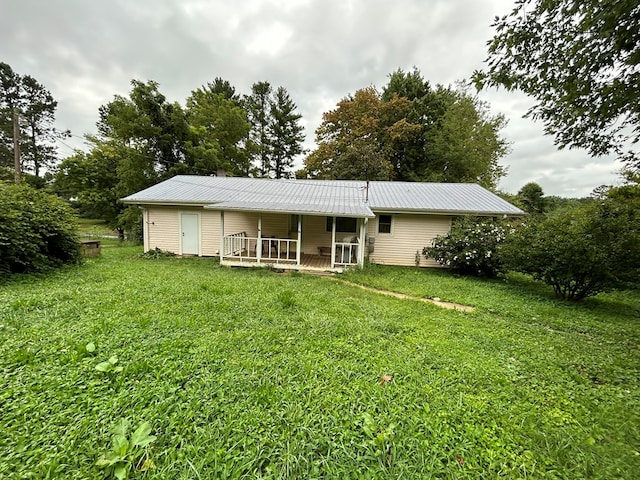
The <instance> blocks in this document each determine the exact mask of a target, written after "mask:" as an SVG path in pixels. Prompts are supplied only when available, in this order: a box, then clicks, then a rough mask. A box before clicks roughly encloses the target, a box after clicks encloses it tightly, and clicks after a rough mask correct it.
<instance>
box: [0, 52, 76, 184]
mask: <svg viewBox="0 0 640 480" xmlns="http://www.w3.org/2000/svg"><path fill="white" fill-rule="evenodd" d="M57 106H58V102H56V101H55V100H54V98H53V96H52V95H51V92H49V91H48V90H47V89H46V88H45V87H44V86H43V85H42V84H40V83H39V82H38V81H36V79H34V78H33V77H31V76H29V75H19V74H17V73H15V72H14V71H13V70H12V69H11V67H10V66H9V65H8V64H6V63H1V62H0V165H2V166H7V167H13V166H14V156H13V155H14V153H13V112H14V111H15V112H16V113H17V114H18V118H19V128H20V153H21V170H22V169H24V170H27V171H32V172H33V173H34V175H35V176H36V177H41V175H42V173H43V169H46V168H48V167H51V166H53V165H54V164H55V162H56V161H57V147H56V146H55V143H54V142H55V141H56V140H60V139H62V138H66V137H68V136H70V133H69V131H59V130H57V129H56V128H55V127H54V122H55V112H56V109H57Z"/></svg>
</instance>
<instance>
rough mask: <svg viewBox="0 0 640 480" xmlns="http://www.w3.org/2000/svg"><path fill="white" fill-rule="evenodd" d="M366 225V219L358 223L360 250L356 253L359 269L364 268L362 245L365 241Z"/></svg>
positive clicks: (367, 220)
mask: <svg viewBox="0 0 640 480" xmlns="http://www.w3.org/2000/svg"><path fill="white" fill-rule="evenodd" d="M367 223H369V219H368V218H366V217H365V218H363V219H362V220H361V221H360V245H359V247H360V250H359V251H358V265H360V268H363V267H364V247H365V244H364V243H365V239H366V232H367Z"/></svg>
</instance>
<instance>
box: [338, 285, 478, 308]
mask: <svg viewBox="0 0 640 480" xmlns="http://www.w3.org/2000/svg"><path fill="white" fill-rule="evenodd" d="M330 278H332V279H333V280H335V281H336V282H340V283H344V284H345V285H349V286H352V287H358V288H361V289H362V290H367V291H369V292H374V293H379V294H381V295H388V296H390V297H396V298H402V299H409V300H417V301H419V302H425V303H432V304H433V305H437V306H438V307H442V308H447V309H449V310H461V311H463V312H473V311H474V310H475V308H473V307H470V306H469V305H461V304H459V303H453V302H444V301H442V300H440V299H439V298H424V297H414V296H411V295H406V294H404V293H398V292H392V291H390V290H379V289H377V288H373V287H367V286H365V285H359V284H357V283H353V282H348V281H346V280H342V279H340V278H336V277H330Z"/></svg>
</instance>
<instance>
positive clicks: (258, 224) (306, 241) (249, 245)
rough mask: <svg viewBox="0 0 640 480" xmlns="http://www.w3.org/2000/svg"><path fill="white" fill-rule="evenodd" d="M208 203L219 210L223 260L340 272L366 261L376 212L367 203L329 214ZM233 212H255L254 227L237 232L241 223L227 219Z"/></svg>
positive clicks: (242, 264) (224, 262)
mask: <svg viewBox="0 0 640 480" xmlns="http://www.w3.org/2000/svg"><path fill="white" fill-rule="evenodd" d="M207 208H212V209H216V210H219V211H220V251H219V256H220V264H221V265H225V266H239V267H259V266H270V267H273V268H278V269H284V270H301V271H305V270H306V271H317V272H342V271H343V270H344V269H346V268H352V267H362V266H363V265H364V259H365V240H366V232H367V223H368V220H369V218H370V217H373V214H372V213H370V210H369V209H368V208H367V209H366V210H367V211H364V212H348V213H351V215H350V216H348V217H347V216H344V213H345V212H343V211H341V210H340V211H338V212H333V211H332V212H327V213H332V215H327V214H325V212H309V211H304V210H301V209H289V210H288V211H279V210H278V211H273V210H271V211H266V210H260V211H256V210H254V209H251V208H248V207H247V206H243V207H242V208H241V209H240V208H233V206H231V205H228V204H227V205H210V206H208V207H207ZM230 212H234V214H235V213H236V212H238V213H239V212H245V213H246V214H247V215H249V214H251V218H253V219H254V221H255V226H250V225H248V224H245V230H242V231H237V228H238V226H237V222H235V223H234V222H232V221H225V213H226V214H227V216H229V213H230ZM354 213H356V214H355V215H354ZM265 220H266V221H265ZM347 224H348V227H345V226H344V225H347ZM247 227H248V228H247ZM341 230H345V231H341ZM283 232H287V234H283ZM274 233H276V234H274Z"/></svg>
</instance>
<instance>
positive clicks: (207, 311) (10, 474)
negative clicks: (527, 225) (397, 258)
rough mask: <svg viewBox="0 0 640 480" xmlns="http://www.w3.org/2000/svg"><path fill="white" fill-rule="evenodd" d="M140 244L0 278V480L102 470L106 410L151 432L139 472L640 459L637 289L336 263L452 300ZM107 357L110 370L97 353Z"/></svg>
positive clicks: (252, 472) (366, 278) (365, 279)
mask: <svg viewBox="0 0 640 480" xmlns="http://www.w3.org/2000/svg"><path fill="white" fill-rule="evenodd" d="M139 252H140V250H139V249H137V248H112V249H107V250H104V251H103V257H102V258H98V259H87V261H86V262H85V264H84V265H83V266H79V267H72V268H65V269H63V270H61V271H59V272H56V273H53V274H51V275H47V276H44V275H42V276H25V277H16V278H14V280H12V281H11V282H10V283H8V284H4V285H2V286H1V287H0V318H1V320H0V325H1V326H0V342H1V344H0V368H1V369H2V379H1V383H0V412H2V413H1V415H0V431H2V432H3V435H2V436H1V437H0V478H25V477H33V478H71V477H76V478H103V476H104V471H103V470H100V469H99V468H98V467H97V466H96V465H95V464H96V461H97V460H98V459H99V458H100V457H101V456H102V455H104V454H105V453H106V452H107V451H108V450H109V448H110V445H111V432H112V430H113V427H114V426H115V425H117V424H118V423H119V422H120V420H121V419H122V418H125V419H127V420H129V421H130V423H131V424H132V425H134V426H135V425H138V424H140V423H142V422H144V421H148V422H150V423H151V425H152V434H153V435H156V436H157V439H156V440H155V442H154V443H153V444H152V446H151V447H150V449H149V451H148V461H147V462H146V463H145V471H144V472H142V471H140V470H139V468H140V467H141V464H137V465H134V468H133V470H132V476H134V477H140V478H240V477H244V476H249V477H263V478H469V479H471V478H474V479H475V478H500V477H503V478H522V477H528V478H542V477H544V478H634V477H635V476H636V475H637V472H638V471H640V453H639V452H638V449H639V445H640V418H639V413H638V412H640V355H638V353H639V352H638V350H639V345H640V342H639V337H640V334H639V333H638V326H639V324H640V296H639V295H638V293H637V292H635V293H624V294H623V293H620V294H617V295H602V296H598V297H596V298H594V299H590V300H588V301H587V302H585V303H584V304H581V305H575V304H569V303H564V302H559V301H557V300H555V299H554V298H553V297H552V296H551V295H550V293H549V292H548V291H547V290H546V289H544V288H539V287H538V286H537V284H533V283H531V282H529V281H528V280H526V279H525V278H523V277H510V278H508V279H507V280H499V281H493V282H486V281H479V280H469V279H465V278H456V277H454V276H452V275H450V274H448V273H447V272H441V271H435V272H434V271H425V270H417V269H410V268H406V269H402V268H385V267H375V268H371V269H368V270H366V271H364V272H354V273H349V274H347V278H349V279H350V280H352V281H356V282H360V283H365V284H368V285H371V286H375V287H378V288H386V289H390V290H395V291H400V292H404V293H408V294H412V295H418V296H429V297H434V296H436V297H440V298H442V299H443V300H450V301H455V302H459V303H464V304H470V305H474V306H476V307H477V309H476V311H475V312H474V313H463V312H459V311H448V310H444V309H440V308H438V307H436V306H433V305H430V304H425V303H422V302H416V301H411V300H398V299H395V298H390V297H386V296H382V295H377V294H375V293H371V292H367V291H363V290H360V289H357V288H355V287H350V286H346V285H342V284H339V283H336V282H333V281H331V280H330V279H326V278H321V277H312V276H306V275H299V274H297V275H281V274H277V273H273V272H269V271H266V270H245V269H238V270H230V269H226V268H221V267H219V266H218V265H217V263H216V262H215V261H213V260H210V259H197V258H188V259H181V258H157V259H153V260H149V259H142V258H140V257H139V255H138V254H139ZM88 343H93V345H94V346H95V350H94V349H93V348H90V349H87V348H86V345H87V344H88ZM90 350H93V351H90ZM112 356H116V357H117V365H118V366H121V367H123V368H122V371H116V369H113V370H111V371H107V372H101V371H97V370H96V369H95V366H96V365H98V364H100V363H103V362H105V361H107V360H108V359H109V358H110V357H112ZM383 375H390V376H392V380H391V381H389V380H388V379H389V377H385V378H384V379H383V380H382V381H381V378H382V377H383Z"/></svg>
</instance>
